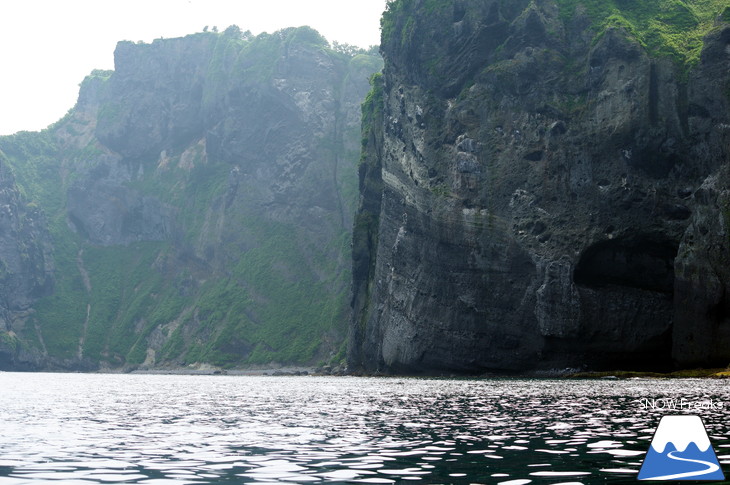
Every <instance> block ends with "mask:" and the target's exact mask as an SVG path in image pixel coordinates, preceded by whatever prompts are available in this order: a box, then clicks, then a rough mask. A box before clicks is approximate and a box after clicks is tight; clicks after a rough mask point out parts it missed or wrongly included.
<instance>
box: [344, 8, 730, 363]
mask: <svg viewBox="0 0 730 485" xmlns="http://www.w3.org/2000/svg"><path fill="white" fill-rule="evenodd" d="M578 3H580V2H578ZM593 3H595V2H593ZM567 4H571V5H574V4H575V2H573V3H570V2H560V1H558V2H555V1H538V2H528V1H526V0H525V1H518V2H498V1H493V0H480V1H474V2H466V1H459V2H435V1H433V2H429V1H417V0H409V1H405V0H399V1H398V2H395V3H394V4H391V5H390V10H389V13H387V14H386V16H385V18H384V21H383V41H382V46H381V51H382V53H383V56H384V58H385V69H384V74H383V79H382V81H379V83H378V84H376V85H375V87H374V90H373V92H372V93H371V96H376V95H377V96H379V97H380V98H382V102H380V103H371V104H370V105H366V108H365V109H366V113H365V115H364V116H365V117H366V118H367V117H370V118H371V119H372V122H371V123H370V124H365V125H364V134H365V137H366V138H365V140H366V142H367V144H366V151H365V154H364V156H363V160H364V163H365V166H364V167H361V170H360V175H361V178H360V189H361V206H360V210H359V213H358V216H357V217H356V221H357V222H359V224H358V223H357V222H356V226H355V236H354V265H353V271H354V286H353V288H354V297H353V308H354V312H355V314H354V319H353V324H352V329H351V343H350V345H351V347H350V361H349V364H350V367H351V368H352V369H358V368H360V369H365V370H367V371H382V372H416V373H418V372H432V373H439V372H464V373H479V372H484V371H524V370H530V369H552V368H565V367H591V368H612V367H623V368H658V369H661V368H667V367H670V366H672V365H675V364H678V365H723V366H724V365H727V363H728V362H730V313H729V312H728V310H729V309H730V306H729V302H730V300H729V299H728V298H729V297H728V287H729V285H730V273H728V268H729V267H730V265H729V264H728V262H730V258H729V249H728V244H729V242H730V240H729V234H730V233H729V231H728V224H729V223H730V219H729V218H728V214H729V212H728V208H729V207H730V206H729V205H728V204H729V200H728V196H729V195H728V194H729V192H728V168H727V167H728V161H729V160H728V155H729V154H728V146H730V145H729V144H728V140H729V138H728V137H729V136H730V128H729V126H730V96H729V95H728V86H730V69H728V68H729V67H730V25H728V24H727V23H724V22H723V21H722V20H721V19H719V18H718V21H717V23H716V25H715V27H714V29H713V30H712V31H711V32H710V33H709V34H708V35H707V36H706V37H705V39H704V47H703V50H702V55H701V58H700V60H699V62H698V63H696V64H691V63H690V64H689V67H685V66H684V65H683V64H681V63H679V62H677V61H676V60H672V59H671V58H669V57H666V56H662V55H658V54H654V53H652V54H650V53H649V52H648V51H647V49H646V48H644V47H643V46H642V45H641V44H640V43H639V41H637V39H636V38H634V37H633V36H632V35H630V34H629V33H627V31H626V30H625V29H624V28H623V27H621V26H620V25H617V26H616V25H614V26H611V25H607V26H606V25H605V24H600V22H597V20H600V19H595V18H594V19H591V18H590V17H589V15H588V14H587V13H586V11H585V9H584V8H583V7H582V6H579V7H578V8H576V9H575V11H569V12H567V14H566V12H565V8H566V5H567ZM596 25H604V27H603V29H602V30H600V32H598V33H596V32H597V31H596Z"/></svg>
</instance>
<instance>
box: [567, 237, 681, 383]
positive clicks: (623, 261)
mask: <svg viewBox="0 0 730 485" xmlns="http://www.w3.org/2000/svg"><path fill="white" fill-rule="evenodd" d="M678 249H679V244H678V243H677V242H675V241H672V240H671V239H669V238H667V237H666V236H663V235H657V234H635V235H632V236H629V237H624V238H617V239H610V240H604V241H600V242H598V243H596V244H594V245H592V246H590V247H589V248H588V249H586V250H585V251H584V252H583V254H582V255H581V257H580V260H579V261H578V264H577V265H576V267H575V270H574V272H573V281H574V283H575V284H576V286H577V287H578V290H579V292H580V294H581V307H582V308H581V311H582V313H583V315H584V318H583V320H584V321H583V327H584V328H585V329H586V330H585V334H584V338H585V339H586V342H585V345H586V347H587V348H588V349H594V350H595V352H591V353H592V355H593V356H594V360H595V362H594V364H595V365H596V366H597V367H608V368H614V369H616V368H618V369H631V370H633V369H635V370H669V369H671V367H672V358H671V355H672V325H673V315H674V301H673V300H674V260H675V258H676V256H677V251H678Z"/></svg>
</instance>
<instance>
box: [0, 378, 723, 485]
mask: <svg viewBox="0 0 730 485" xmlns="http://www.w3.org/2000/svg"><path fill="white" fill-rule="evenodd" d="M672 403H674V404H672ZM709 403H711V404H709ZM670 414H696V415H699V416H701V418H702V420H703V422H704V424H705V427H706V429H707V431H708V434H709V437H710V440H711V442H712V445H713V447H714V450H715V451H716V453H717V457H718V459H719V461H720V464H721V466H722V467H723V470H724V471H725V475H726V476H730V473H728V471H730V419H728V418H729V417H730V381H727V380H711V379H677V380H657V379H630V380H548V379H415V378H361V377H308V376H303V377H268V376H180V375H114V374H111V375H105V374H46V373H0V485H2V484H21V483H40V482H44V483H54V482H55V483H78V484H90V483H145V484H158V483H159V484H164V483H231V484H233V483H407V482H411V481H413V482H421V483H490V484H491V483H495V484H496V483H502V484H508V485H520V484H527V483H563V484H566V483H570V484H577V483H584V484H592V483H636V482H635V480H636V478H637V474H638V472H639V469H640V468H641V464H642V461H643V459H644V457H645V455H646V452H647V451H648V449H649V443H650V441H651V439H652V436H653V434H654V431H655V430H656V427H657V424H658V423H659V421H660V419H661V417H662V416H663V415H670Z"/></svg>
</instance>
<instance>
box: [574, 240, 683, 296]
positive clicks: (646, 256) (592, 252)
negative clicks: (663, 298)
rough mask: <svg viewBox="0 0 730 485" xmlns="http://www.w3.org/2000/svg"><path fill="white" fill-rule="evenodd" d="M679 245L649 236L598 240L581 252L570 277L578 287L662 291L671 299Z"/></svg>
mask: <svg viewBox="0 0 730 485" xmlns="http://www.w3.org/2000/svg"><path fill="white" fill-rule="evenodd" d="M678 248H679V245H678V244H676V243H674V242H672V241H668V240H666V239H665V240H662V239H658V238H653V237H650V236H643V237H641V236H639V237H635V238H630V239H611V240H607V241H601V242H599V243H597V244H594V245H593V246H591V247H590V248H588V249H587V250H586V251H585V252H584V253H583V255H582V256H581V258H580V261H579V262H578V264H577V266H576V267H575V272H574V273H573V280H574V282H575V284H576V285H580V286H588V287H593V288H596V287H602V286H606V285H617V286H624V287H629V288H637V289H642V290H649V291H654V292H660V293H665V294H667V295H668V296H669V297H670V298H671V295H672V293H673V292H674V259H675V258H676V257H677V250H678Z"/></svg>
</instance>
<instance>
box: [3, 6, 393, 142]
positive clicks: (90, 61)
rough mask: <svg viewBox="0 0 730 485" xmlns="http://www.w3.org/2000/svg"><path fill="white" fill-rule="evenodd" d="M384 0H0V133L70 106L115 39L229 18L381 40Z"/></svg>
mask: <svg viewBox="0 0 730 485" xmlns="http://www.w3.org/2000/svg"><path fill="white" fill-rule="evenodd" d="M385 2H386V0H0V66H1V67H0V135H6V134H10V133H15V132H16V131H20V130H40V129H42V128H45V127H46V126H48V125H49V124H51V123H53V122H54V121H57V120H58V119H60V118H61V117H62V116H63V115H64V114H66V112H67V111H68V110H69V109H70V108H71V107H73V105H74V104H75V102H76V97H77V96H78V90H79V86H78V85H79V83H80V82H81V81H82V80H83V78H84V76H86V75H87V74H89V73H90V72H91V71H92V70H93V69H113V68H114V47H115V46H116V43H117V41H120V40H131V41H135V42H136V41H139V40H142V41H145V42H151V41H152V40H154V39H157V38H160V37H165V38H169V37H180V36H183V35H186V34H191V33H194V32H200V31H202V30H203V27H205V26H206V25H207V26H209V27H213V26H217V27H218V29H219V30H220V31H223V30H224V29H225V28H226V27H228V26H229V25H232V24H236V25H238V26H239V27H240V28H241V30H244V31H245V30H250V31H251V32H253V33H254V34H258V33H260V32H274V31H275V30H278V29H281V28H285V27H297V26H300V25H309V26H311V27H314V28H315V29H317V30H318V31H319V32H320V33H321V34H322V35H324V36H325V37H326V38H327V39H328V40H329V41H333V40H336V41H338V42H341V43H348V44H354V45H358V46H360V47H368V46H370V45H375V44H378V43H379V42H380V30H379V29H380V14H381V13H382V11H383V10H384V9H385Z"/></svg>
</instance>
